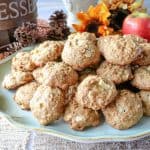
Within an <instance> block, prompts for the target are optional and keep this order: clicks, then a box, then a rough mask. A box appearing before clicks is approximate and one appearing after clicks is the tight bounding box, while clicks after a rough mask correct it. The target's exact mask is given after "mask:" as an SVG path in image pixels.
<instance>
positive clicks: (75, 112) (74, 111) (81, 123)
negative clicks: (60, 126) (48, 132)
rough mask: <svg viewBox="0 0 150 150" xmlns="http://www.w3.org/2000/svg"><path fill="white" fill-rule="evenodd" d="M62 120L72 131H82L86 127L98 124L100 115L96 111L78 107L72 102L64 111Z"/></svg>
mask: <svg viewBox="0 0 150 150" xmlns="http://www.w3.org/2000/svg"><path fill="white" fill-rule="evenodd" d="M64 120H65V121H66V122H68V123H69V124H70V126H71V128H72V129H74V130H79V131H82V130H84V129H85V128H87V127H92V126H93V127H95V126H98V125H99V124H100V115H99V113H98V112H97V111H95V110H92V109H89V108H84V107H82V106H79V105H78V104H77V103H76V102H75V101H72V102H71V103H70V104H69V105H68V107H67V108H66V110H65V114H64Z"/></svg>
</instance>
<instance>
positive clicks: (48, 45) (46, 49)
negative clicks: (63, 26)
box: [31, 41, 64, 67]
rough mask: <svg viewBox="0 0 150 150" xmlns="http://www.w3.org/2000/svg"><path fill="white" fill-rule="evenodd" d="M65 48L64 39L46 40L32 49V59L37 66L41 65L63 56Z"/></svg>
mask: <svg viewBox="0 0 150 150" xmlns="http://www.w3.org/2000/svg"><path fill="white" fill-rule="evenodd" d="M63 48H64V42H62V41H45V42H43V43H42V44H40V45H39V46H38V47H36V48H35V49H34V50H33V51H31V59H32V61H33V62H34V63H35V64H36V66H38V67H41V66H43V65H45V64H46V63H47V62H49V61H54V60H56V59H57V58H58V57H59V56H61V52H62V50H63Z"/></svg>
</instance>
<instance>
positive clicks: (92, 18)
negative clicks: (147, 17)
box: [73, 0, 145, 37]
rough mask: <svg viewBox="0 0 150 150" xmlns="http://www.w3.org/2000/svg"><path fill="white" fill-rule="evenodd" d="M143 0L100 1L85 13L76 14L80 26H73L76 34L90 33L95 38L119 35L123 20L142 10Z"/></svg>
mask: <svg viewBox="0 0 150 150" xmlns="http://www.w3.org/2000/svg"><path fill="white" fill-rule="evenodd" d="M142 6H143V0H141V1H135V0H102V1H101V2H99V3H98V4H97V5H96V6H95V7H94V6H90V7H89V9H88V10H87V11H86V12H78V13H77V15H76V16H77V19H78V20H79V21H80V24H73V27H74V29H75V30H76V31H77V32H85V31H86V32H92V33H95V35H96V36H97V37H99V36H105V35H110V34H115V33H120V30H121V28H122V24H123V21H124V19H125V18H126V17H127V16H128V15H129V14H131V13H133V12H134V11H137V10H139V9H140V10H145V9H143V7H142Z"/></svg>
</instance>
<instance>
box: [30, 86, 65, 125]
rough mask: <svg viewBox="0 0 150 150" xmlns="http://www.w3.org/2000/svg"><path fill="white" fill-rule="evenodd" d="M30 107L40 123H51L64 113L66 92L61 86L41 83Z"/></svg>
mask: <svg viewBox="0 0 150 150" xmlns="http://www.w3.org/2000/svg"><path fill="white" fill-rule="evenodd" d="M30 108H31V112H32V113H33V115H34V116H35V118H37V120H38V121H39V122H40V124H42V125H48V124H51V123H53V122H54V121H56V120H58V119H59V118H60V117H61V116H62V114H63V110H64V94H63V92H62V91H61V90H60V89H59V88H52V87H50V86H44V85H41V86H39V87H38V88H37V90H36V92H35V94H34V95H33V97H32V99H31V101H30Z"/></svg>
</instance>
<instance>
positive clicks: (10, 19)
mask: <svg viewBox="0 0 150 150" xmlns="http://www.w3.org/2000/svg"><path fill="white" fill-rule="evenodd" d="M36 3H37V0H0V46H1V45H4V44H7V43H9V42H11V40H10V37H11V36H12V35H11V34H12V33H13V32H12V29H15V28H16V27H18V26H19V25H21V24H22V23H23V22H35V21H36V18H37V5H36ZM10 30H11V33H10ZM2 35H3V36H2Z"/></svg>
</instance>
